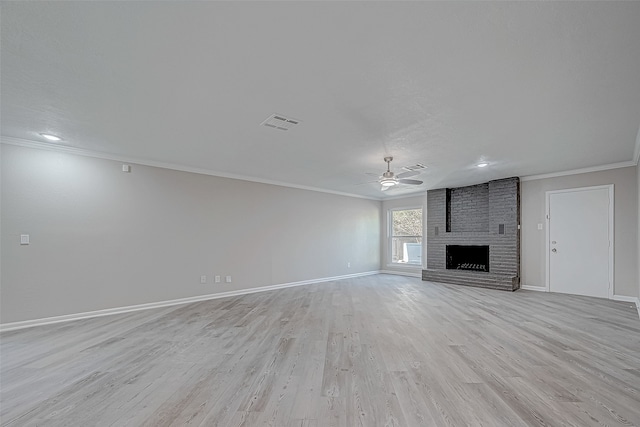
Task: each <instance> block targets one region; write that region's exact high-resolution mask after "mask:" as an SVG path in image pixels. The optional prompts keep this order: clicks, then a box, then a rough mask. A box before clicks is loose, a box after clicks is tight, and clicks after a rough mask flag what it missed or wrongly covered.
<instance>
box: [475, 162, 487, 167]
mask: <svg viewBox="0 0 640 427" xmlns="http://www.w3.org/2000/svg"><path fill="white" fill-rule="evenodd" d="M476 166H477V167H479V168H484V167H485V166H489V163H478V164H477V165H476Z"/></svg>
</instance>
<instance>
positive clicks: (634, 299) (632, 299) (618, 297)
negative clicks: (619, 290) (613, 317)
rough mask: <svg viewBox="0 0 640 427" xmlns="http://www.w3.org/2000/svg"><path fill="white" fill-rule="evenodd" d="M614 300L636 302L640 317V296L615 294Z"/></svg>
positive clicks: (639, 316)
mask: <svg viewBox="0 0 640 427" xmlns="http://www.w3.org/2000/svg"><path fill="white" fill-rule="evenodd" d="M611 299H612V300H614V301H624V302H632V303H635V305H636V309H637V310H638V318H640V298H638V297H628V296H625V295H614V296H613V298H611Z"/></svg>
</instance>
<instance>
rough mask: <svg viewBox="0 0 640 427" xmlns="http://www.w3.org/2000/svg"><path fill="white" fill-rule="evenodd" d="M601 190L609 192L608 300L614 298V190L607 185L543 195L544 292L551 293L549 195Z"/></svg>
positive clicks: (553, 191)
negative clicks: (544, 206) (544, 201)
mask: <svg viewBox="0 0 640 427" xmlns="http://www.w3.org/2000/svg"><path fill="white" fill-rule="evenodd" d="M602 189H606V190H607V191H608V192H609V230H608V231H609V299H613V296H614V289H613V284H614V281H613V278H614V274H613V273H614V271H613V270H614V262H613V248H614V246H615V245H614V238H615V236H614V233H613V231H614V216H613V215H614V209H613V201H614V198H613V196H614V189H613V184H609V185H596V186H593V187H577V188H566V189H564V190H552V191H547V192H546V193H545V199H546V208H545V221H546V229H547V230H546V233H545V236H546V242H545V248H546V251H547V252H546V256H545V260H546V274H545V282H546V283H545V291H546V292H551V271H550V268H549V266H550V264H551V243H550V241H551V227H550V217H549V215H550V212H549V211H550V209H551V206H550V204H551V195H552V194H557V193H573V192H576V191H589V190H602Z"/></svg>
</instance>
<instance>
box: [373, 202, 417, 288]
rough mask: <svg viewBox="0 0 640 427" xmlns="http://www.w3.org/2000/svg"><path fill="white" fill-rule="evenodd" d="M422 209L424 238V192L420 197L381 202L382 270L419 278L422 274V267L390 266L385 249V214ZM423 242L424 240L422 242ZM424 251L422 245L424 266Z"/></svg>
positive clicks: (387, 234) (386, 225)
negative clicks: (395, 210)
mask: <svg viewBox="0 0 640 427" xmlns="http://www.w3.org/2000/svg"><path fill="white" fill-rule="evenodd" d="M415 207H422V230H423V235H424V236H426V235H427V233H426V232H425V231H424V230H426V229H427V227H426V220H427V193H426V192H425V193H424V194H423V195H420V196H412V197H403V198H400V199H391V200H383V201H382V220H381V221H380V236H381V239H380V254H381V260H382V262H381V264H382V267H381V268H382V270H387V271H394V272H398V273H408V274H412V275H415V276H417V277H419V276H420V274H421V272H422V267H419V266H401V265H397V264H391V260H390V259H389V250H388V249H387V242H388V236H389V227H388V222H387V212H388V211H389V209H394V208H415ZM423 241H424V240H423ZM425 257H426V251H425V250H424V244H423V248H422V263H423V264H424V265H426V258H425Z"/></svg>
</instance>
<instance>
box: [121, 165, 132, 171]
mask: <svg viewBox="0 0 640 427" xmlns="http://www.w3.org/2000/svg"><path fill="white" fill-rule="evenodd" d="M122 172H126V173H130V172H131V165H122Z"/></svg>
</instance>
